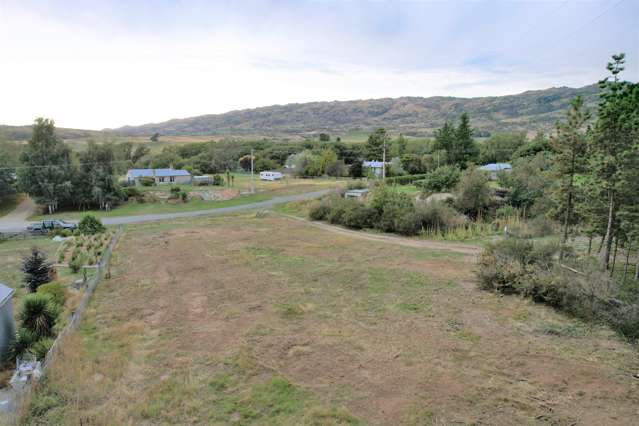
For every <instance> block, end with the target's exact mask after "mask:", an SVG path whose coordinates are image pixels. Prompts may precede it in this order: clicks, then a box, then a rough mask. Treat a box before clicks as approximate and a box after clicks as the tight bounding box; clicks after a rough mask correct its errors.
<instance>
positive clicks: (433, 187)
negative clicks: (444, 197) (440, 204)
mask: <svg viewBox="0 0 639 426" xmlns="http://www.w3.org/2000/svg"><path fill="white" fill-rule="evenodd" d="M423 176H424V177H423V179H421V180H420V182H419V184H420V187H421V190H422V191H423V192H424V193H425V194H432V193H433V192H447V191H450V190H452V189H453V188H454V187H455V186H456V185H457V183H458V182H459V176H460V172H459V169H458V168H457V167H454V166H441V167H438V168H436V169H435V170H433V171H432V172H429V173H426V174H425V175H423Z"/></svg>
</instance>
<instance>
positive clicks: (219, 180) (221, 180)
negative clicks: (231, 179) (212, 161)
mask: <svg viewBox="0 0 639 426" xmlns="http://www.w3.org/2000/svg"><path fill="white" fill-rule="evenodd" d="M212 183H213V185H217V186H222V185H224V178H223V177H222V176H220V175H213V182H212Z"/></svg>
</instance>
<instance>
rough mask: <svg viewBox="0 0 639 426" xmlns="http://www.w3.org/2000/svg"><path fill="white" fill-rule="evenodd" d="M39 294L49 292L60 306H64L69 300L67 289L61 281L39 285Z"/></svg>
mask: <svg viewBox="0 0 639 426" xmlns="http://www.w3.org/2000/svg"><path fill="white" fill-rule="evenodd" d="M38 294H47V295H49V296H50V297H51V300H52V301H53V302H54V303H56V304H57V305H58V306H64V304H65V302H66V300H67V291H66V289H65V288H64V286H63V285H62V284H60V283H49V284H43V285H41V286H40V287H38Z"/></svg>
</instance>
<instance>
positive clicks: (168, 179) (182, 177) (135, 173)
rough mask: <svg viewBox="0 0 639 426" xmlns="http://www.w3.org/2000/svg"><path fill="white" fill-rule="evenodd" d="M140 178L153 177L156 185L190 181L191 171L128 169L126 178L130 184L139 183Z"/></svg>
mask: <svg viewBox="0 0 639 426" xmlns="http://www.w3.org/2000/svg"><path fill="white" fill-rule="evenodd" d="M140 178H153V179H154V180H155V183H156V184H157V185H163V184H170V183H182V184H187V183H191V173H189V172H187V171H186V170H175V169H129V171H128V172H127V173H126V180H127V182H129V183H130V184H133V183H136V184H137V183H139V182H140Z"/></svg>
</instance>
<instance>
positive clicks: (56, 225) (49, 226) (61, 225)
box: [27, 219, 78, 234]
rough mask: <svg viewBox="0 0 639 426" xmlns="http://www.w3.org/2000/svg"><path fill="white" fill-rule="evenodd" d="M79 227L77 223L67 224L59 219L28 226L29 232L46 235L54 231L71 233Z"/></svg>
mask: <svg viewBox="0 0 639 426" xmlns="http://www.w3.org/2000/svg"><path fill="white" fill-rule="evenodd" d="M77 227H78V226H77V225H76V224H75V223H71V222H65V221H64V220H59V219H52V220H43V221H40V222H36V223H32V224H31V225H29V226H27V231H29V232H33V233H41V234H46V233H47V232H49V231H51V230H54V229H68V230H70V231H73V230H74V229H75V228H77Z"/></svg>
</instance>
